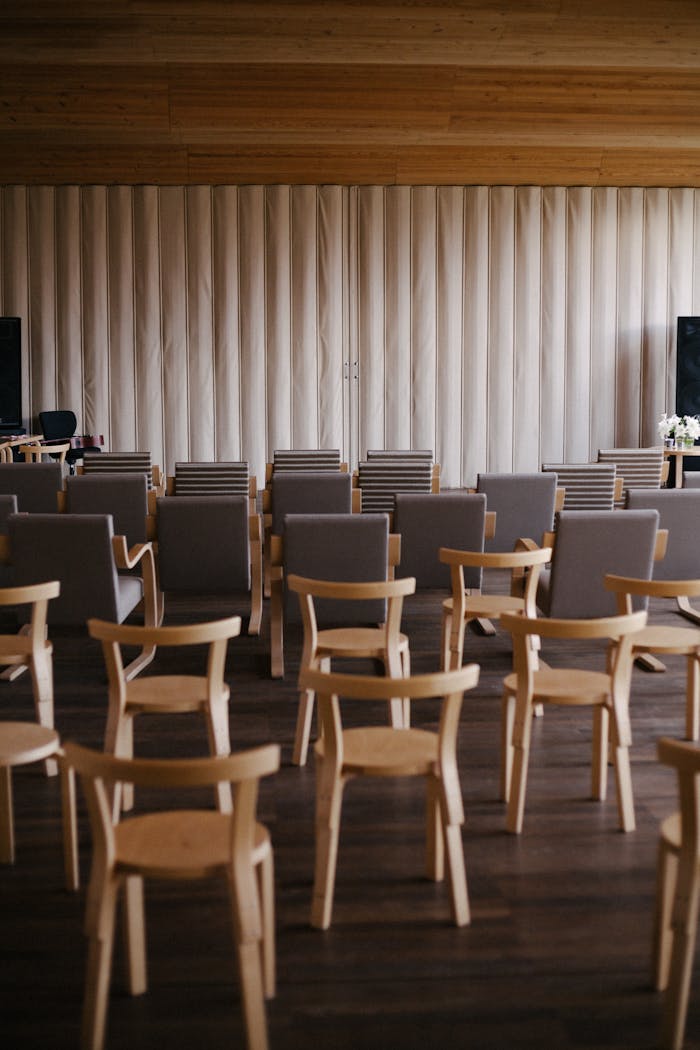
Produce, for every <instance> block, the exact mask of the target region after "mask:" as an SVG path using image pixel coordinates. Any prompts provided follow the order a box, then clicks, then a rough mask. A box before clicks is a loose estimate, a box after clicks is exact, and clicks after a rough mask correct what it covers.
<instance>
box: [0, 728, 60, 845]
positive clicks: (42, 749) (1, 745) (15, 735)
mask: <svg viewBox="0 0 700 1050" xmlns="http://www.w3.org/2000/svg"><path fill="white" fill-rule="evenodd" d="M59 749H60V740H59V736H58V733H57V732H56V731H55V730H54V729H50V728H48V727H47V726H45V725H35V723H34V722H6V721H0V864H13V863H14V859H15V832H14V820H13V815H12V768H13V766H24V765H27V763H29V762H38V761H39V760H40V759H42V758H43V759H44V762H49V761H51V762H53V764H54V769H55V765H56V760H55V758H53V757H51V758H49V756H54V755H56V754H57V753H58V751H59Z"/></svg>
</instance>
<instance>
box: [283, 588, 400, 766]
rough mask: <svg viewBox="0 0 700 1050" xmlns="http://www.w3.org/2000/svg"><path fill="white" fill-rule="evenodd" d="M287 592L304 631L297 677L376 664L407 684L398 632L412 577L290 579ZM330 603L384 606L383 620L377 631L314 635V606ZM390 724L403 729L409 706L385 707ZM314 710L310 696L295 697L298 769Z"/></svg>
mask: <svg viewBox="0 0 700 1050" xmlns="http://www.w3.org/2000/svg"><path fill="white" fill-rule="evenodd" d="M287 586H288V587H289V589H290V591H294V592H295V593H296V594H298V595H299V606H300V608H301V619H302V624H303V629H304V644H303V649H302V654H301V660H300V665H299V666H300V672H301V671H304V670H306V669H307V668H313V669H320V670H322V671H330V669H331V659H332V658H333V657H337V658H341V659H348V658H354V659H366V660H381V662H382V663H383V664H384V670H385V674H387V675H388V676H389V677H391V678H408V676H409V675H410V673H411V658H410V653H409V645H408V638H407V636H406V635H405V634H402V632H401V615H402V612H403V600H404V598H405V597H406V596H407V595H409V594H414V593H415V590H416V581H415V579H414V578H413V577H411V576H405V577H402V578H401V579H398V580H380V581H377V582H370V583H340V582H337V581H331V580H312V579H308V578H306V577H304V576H298V575H296V574H294V573H292V574H291V575H290V576H289V578H288V579H287ZM316 599H321V600H324V599H325V600H327V599H332V600H333V601H341V602H346V601H377V600H380V601H386V610H387V611H386V619H385V621H384V623H383V624H381V625H380V626H379V627H360V626H352V627H331V628H327V629H325V630H320V631H319V629H318V625H317V622H316V610H315V604H314V602H315V600H316ZM389 705H390V711H391V723H392V725H394V726H397V727H401V726H405V727H408V725H409V724H410V717H411V711H410V705H409V703H408V702H405V703H403V702H402V701H401V700H400V699H399V698H392V700H390V702H389ZM313 708H314V693H313V690H309V689H302V690H301V692H300V695H299V713H298V715H297V726H296V734H295V737H294V753H293V757H292V761H293V762H294V763H296V764H297V765H299V766H303V765H305V764H306V756H307V752H308V747H309V737H310V735H311V719H312V716H313Z"/></svg>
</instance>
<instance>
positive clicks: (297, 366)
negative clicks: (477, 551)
mask: <svg viewBox="0 0 700 1050" xmlns="http://www.w3.org/2000/svg"><path fill="white" fill-rule="evenodd" d="M699 192H700V191H696V190H692V189H641V188H625V189H616V188H606V187H602V188H573V189H566V188H559V187H551V188H550V187H547V188H539V187H520V188H513V187H452V186H447V187H437V188H436V187H423V186H421V187H372V186H367V187H340V186H271V187H262V186H245V187H235V186H217V187H205V186H194V187H162V188H158V187H152V186H144V187H127V186H109V187H106V186H88V187H72V186H61V187H23V186H7V187H4V188H0V313H1V314H2V315H4V316H19V317H21V318H22V340H23V414H24V415H25V417H26V418H27V421H28V423H29V425H30V426H34V425H35V422H36V416H37V414H38V412H39V411H41V410H42V409H50V408H69V407H70V408H73V409H74V410H75V411H76V413H77V415H78V420H79V429H80V431H82V432H84V433H102V434H104V435H105V442H106V447H108V448H112V449H115V450H122V451H127V450H131V449H141V450H150V451H151V453H152V456H153V460H154V462H157V463H159V464H160V465H161V466H162V467H164V469H165V470H168V471H171V470H172V468H173V464H174V463H175V461H176V460H186V459H194V460H196V459H204V460H206V459H239V458H243V459H248V460H249V461H250V463H251V469H252V471H253V472H254V473H256V474H257V475H258V477H259V478H262V475H263V471H264V464H265V462H266V460H267V459H269V458H270V457H271V454H272V451H273V450H274V449H275V448H285V447H297V448H301V447H309V448H313V447H339V448H340V449H341V450H342V452H343V455H344V458H346V459H348V460H350V461H351V462H354V461H356V460H357V458H358V457H360V456H363V455H364V453H365V451H366V449H367V448H379V447H382V446H385V447H395V448H400V447H409V446H412V447H414V448H431V449H433V450H434V451H435V455H436V458H437V459H438V461H439V462H440V463H441V465H442V480H443V484H444V485H445V486H460V485H468V484H472V483H473V482H474V479H475V476H476V473H477V471H479V470H486V469H488V470H501V471H509V470H536V469H538V467H539V465H540V464H541V463H542V462H543V461H563V460H570V461H584V460H587V459H589V458H591V457H594V456H595V453H596V450H597V448H598V447H609V446H613V445H637V444H640V443H641V444H651V443H654V442H655V441H656V420H657V418H658V416H659V415H660V413H661V412H662V411H664V410H666V409H672V408H673V405H674V400H675V332H676V318H677V317H678V316H679V315H686V314H691V315H692V314H697V313H700V266H699V265H698V262H699V261H700V259H699V253H700V236H699V234H700V207H699V201H700V198H699V197H698V193H699Z"/></svg>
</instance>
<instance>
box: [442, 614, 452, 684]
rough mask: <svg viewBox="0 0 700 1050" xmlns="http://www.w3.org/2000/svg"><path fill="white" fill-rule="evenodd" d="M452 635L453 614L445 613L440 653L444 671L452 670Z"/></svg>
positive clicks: (443, 615)
mask: <svg viewBox="0 0 700 1050" xmlns="http://www.w3.org/2000/svg"><path fill="white" fill-rule="evenodd" d="M451 634H452V613H450V612H447V611H443V614H442V633H441V638H440V651H441V652H442V664H441V667H442V670H443V671H449V670H450V666H451V665H450V637H451Z"/></svg>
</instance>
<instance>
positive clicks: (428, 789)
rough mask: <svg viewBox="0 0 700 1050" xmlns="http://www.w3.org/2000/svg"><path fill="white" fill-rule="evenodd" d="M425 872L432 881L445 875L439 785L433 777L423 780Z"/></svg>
mask: <svg viewBox="0 0 700 1050" xmlns="http://www.w3.org/2000/svg"><path fill="white" fill-rule="evenodd" d="M425 874H426V877H427V878H429V879H432V880H433V882H441V881H442V880H443V879H444V877H445V839H444V836H443V833H442V819H441V816H440V785H439V783H438V781H437V780H436V779H435V777H426V781H425Z"/></svg>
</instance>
